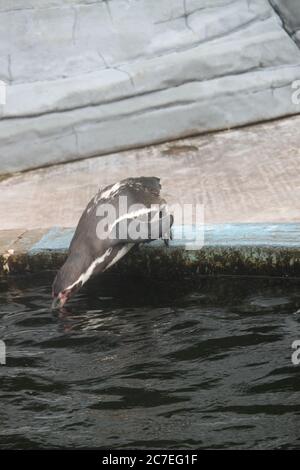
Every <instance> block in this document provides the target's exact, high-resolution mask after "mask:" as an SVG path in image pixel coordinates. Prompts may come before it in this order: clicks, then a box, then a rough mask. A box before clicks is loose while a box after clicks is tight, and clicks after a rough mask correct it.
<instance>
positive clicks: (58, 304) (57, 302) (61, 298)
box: [51, 293, 68, 310]
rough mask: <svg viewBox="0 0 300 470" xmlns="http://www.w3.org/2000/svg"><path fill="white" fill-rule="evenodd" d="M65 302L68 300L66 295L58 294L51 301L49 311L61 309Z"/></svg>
mask: <svg viewBox="0 0 300 470" xmlns="http://www.w3.org/2000/svg"><path fill="white" fill-rule="evenodd" d="M67 300H68V296H67V295H65V294H62V293H60V294H58V296H57V297H55V298H54V299H53V302H52V305H51V309H52V310H56V309H57V308H62V307H63V306H64V305H65V303H66V301H67Z"/></svg>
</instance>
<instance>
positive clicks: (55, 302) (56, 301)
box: [51, 297, 60, 310]
mask: <svg viewBox="0 0 300 470" xmlns="http://www.w3.org/2000/svg"><path fill="white" fill-rule="evenodd" d="M59 306H60V299H59V297H54V299H53V302H52V305H51V310H56V309H57V308H58V307H59Z"/></svg>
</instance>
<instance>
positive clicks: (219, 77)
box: [2, 65, 300, 122]
mask: <svg viewBox="0 0 300 470" xmlns="http://www.w3.org/2000/svg"><path fill="white" fill-rule="evenodd" d="M290 68H297V66H295V65H293V66H291V67H290ZM299 68H300V67H299ZM274 69H276V68H274ZM268 70H269V71H270V70H272V68H271V69H268ZM256 71H265V70H264V69H263V70H261V69H260V68H255V67H254V68H253V69H252V70H250V73H253V72H256ZM119 72H121V70H119ZM123 72H124V73H126V72H125V71H124V70H123ZM246 73H247V72H246ZM246 73H245V72H238V73H235V74H223V75H220V76H218V77H213V78H211V79H208V80H198V79H191V80H187V81H185V82H181V83H178V84H176V85H174V86H172V87H168V88H158V89H155V90H150V91H145V92H141V93H135V94H133V95H127V96H124V97H121V98H118V99H111V100H107V101H104V102H98V103H89V104H87V105H81V106H75V107H70V108H68V109H64V110H60V111H58V110H55V111H49V112H44V113H36V114H31V115H30V114H29V115H22V116H18V117H15V116H10V117H5V118H4V119H3V118H2V121H5V120H7V121H10V120H23V119H31V118H40V117H42V116H45V115H47V116H49V115H52V114H65V113H70V112H74V111H80V110H82V109H85V108H86V109H88V108H94V107H97V106H103V105H111V104H115V103H120V102H122V101H126V100H129V99H133V98H140V97H143V96H148V95H151V94H155V93H159V92H164V91H169V90H175V89H176V88H179V87H181V86H185V85H190V84H192V83H203V82H204V81H205V82H213V81H216V80H220V79H222V78H224V77H226V78H230V77H237V76H239V75H245V74H246ZM290 86H291V82H290V81H287V82H286V83H283V84H280V85H275V84H266V86H262V87H261V88H259V89H256V90H255V89H250V90H245V91H244V93H245V94H249V95H251V94H255V93H260V92H262V91H270V89H271V88H273V90H274V89H275V90H277V89H280V88H286V87H290ZM234 92H236V90H235V91H234ZM187 101H188V100H184V102H185V104H186V103H187ZM195 102H196V101H195V100H193V101H189V103H190V104H192V103H195ZM179 103H180V102H179V101H178V102H176V103H174V104H173V105H172V106H176V105H179ZM155 106H156V107H157V108H160V109H163V108H164V105H163V104H162V105H155ZM169 106H170V103H169V104H166V105H165V107H169ZM148 109H149V108H145V109H143V110H141V111H140V112H141V113H146V112H148V111H147V110H148ZM131 114H132V115H135V114H137V113H136V112H135V111H134V112H133V113H129V114H124V115H122V116H121V117H120V119H123V118H124V116H125V117H126V116H130V115H131ZM115 118H118V116H116V117H113V118H112V119H113V120H115ZM112 119H111V118H110V119H107V120H105V119H104V120H103V121H102V122H106V121H109V120H112Z"/></svg>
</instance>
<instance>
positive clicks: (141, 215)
mask: <svg viewBox="0 0 300 470" xmlns="http://www.w3.org/2000/svg"><path fill="white" fill-rule="evenodd" d="M160 191H161V185H160V179H159V178H157V177H154V176H153V177H138V178H127V179H124V180H122V181H119V182H117V183H115V184H111V185H109V186H106V187H105V188H103V189H100V190H99V191H98V192H97V194H96V195H95V196H94V197H93V198H92V199H91V200H90V202H89V203H88V205H87V207H86V208H85V210H84V211H83V213H82V215H81V217H80V220H79V222H78V225H77V227H76V230H75V233H74V236H73V238H72V241H71V243H70V247H69V251H68V256H67V259H66V261H65V263H64V264H63V266H62V267H61V268H60V269H59V271H58V273H57V275H56V277H55V280H54V282H53V286H52V297H53V303H52V308H57V307H58V308H62V307H63V306H64V305H65V303H66V302H67V301H68V300H69V299H70V298H71V297H72V296H73V295H74V294H75V293H76V292H78V290H79V289H80V288H81V287H82V286H83V285H84V284H85V283H86V282H87V281H88V280H89V279H90V278H92V277H94V276H96V275H98V274H99V273H103V272H104V271H106V270H107V269H109V268H111V267H112V266H113V265H114V264H115V263H117V262H118V261H119V260H120V259H121V258H123V257H124V256H125V255H126V254H127V253H128V252H129V251H130V250H131V249H132V248H133V247H134V246H135V245H137V244H139V243H146V242H149V241H151V240H155V239H158V238H162V239H164V242H165V244H166V245H167V246H168V243H169V239H170V238H171V237H172V234H171V227H172V224H173V216H172V214H170V213H169V212H168V207H167V203H166V201H165V199H163V198H162V197H161V196H160Z"/></svg>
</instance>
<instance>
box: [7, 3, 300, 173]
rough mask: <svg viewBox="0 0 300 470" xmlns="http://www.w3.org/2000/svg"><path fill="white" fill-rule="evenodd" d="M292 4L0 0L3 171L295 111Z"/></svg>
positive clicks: (297, 75)
mask: <svg viewBox="0 0 300 470" xmlns="http://www.w3.org/2000/svg"><path fill="white" fill-rule="evenodd" d="M298 3H299V2H298V0H295V1H280V0H270V1H268V0H160V1H159V2H158V1H153V0H102V1H101V0H99V1H97V0H14V2H11V1H10V0H0V79H1V80H4V81H6V82H7V83H8V84H9V85H8V87H7V103H6V105H5V106H0V141H1V159H0V172H2V173H5V172H11V171H19V170H23V169H27V168H33V167H36V166H41V165H45V164H49V163H55V162H63V161H69V160H76V159H78V158H85V157H90V156H93V155H101V154H104V153H108V152H112V151H116V150H121V149H126V148H132V147H137V146H142V145H147V144H152V143H156V142H161V141H166V140H170V139H175V138H179V137H184V136H187V135H193V134H197V133H202V132H206V131H212V130H217V129H224V128H228V127H233V126H239V125H243V124H248V123H252V122H256V121H262V120H267V119H273V118H277V117H281V116H285V115H291V114H295V113H299V112H300V104H299V105H296V104H294V103H293V102H292V93H293V90H292V88H291V84H292V82H293V81H295V80H299V79H300V49H299V47H298V45H297V37H300V36H299V32H298V29H299V24H300V11H299V5H298ZM297 34H298V36H297Z"/></svg>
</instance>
